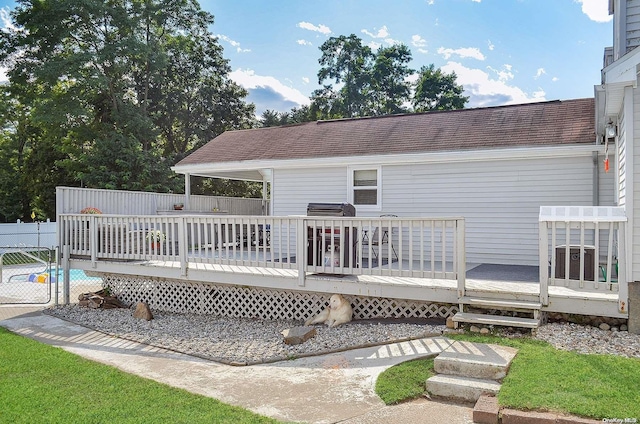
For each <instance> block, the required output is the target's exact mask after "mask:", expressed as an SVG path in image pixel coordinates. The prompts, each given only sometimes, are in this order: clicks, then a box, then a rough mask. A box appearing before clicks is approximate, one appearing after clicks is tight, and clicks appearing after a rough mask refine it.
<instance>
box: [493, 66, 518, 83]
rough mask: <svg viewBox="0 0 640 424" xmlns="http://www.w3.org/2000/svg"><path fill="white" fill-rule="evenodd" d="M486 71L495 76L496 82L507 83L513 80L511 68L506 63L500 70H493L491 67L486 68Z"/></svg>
mask: <svg viewBox="0 0 640 424" xmlns="http://www.w3.org/2000/svg"><path fill="white" fill-rule="evenodd" d="M487 69H488V70H490V71H491V72H493V73H494V74H496V76H497V77H498V81H502V82H507V81H510V80H512V79H513V72H512V69H513V67H512V66H511V65H509V64H508V63H505V64H504V65H502V69H495V68H492V67H491V66H487Z"/></svg>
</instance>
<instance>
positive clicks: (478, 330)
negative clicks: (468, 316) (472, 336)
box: [469, 325, 480, 333]
mask: <svg viewBox="0 0 640 424" xmlns="http://www.w3.org/2000/svg"><path fill="white" fill-rule="evenodd" d="M469 331H471V332H472V333H479V332H480V328H478V327H476V326H475V325H472V326H471V328H469Z"/></svg>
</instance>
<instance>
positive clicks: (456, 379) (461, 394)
mask: <svg viewBox="0 0 640 424" xmlns="http://www.w3.org/2000/svg"><path fill="white" fill-rule="evenodd" d="M426 388H427V391H428V392H429V394H431V395H432V396H436V397H442V398H447V399H452V400H458V401H463V402H476V401H477V400H478V398H480V396H482V395H483V394H487V393H492V394H496V393H498V391H499V390H500V383H497V382H495V381H493V380H483V379H478V378H470V377H461V376H457V375H445V374H438V375H434V376H433V377H430V378H429V379H427V382H426Z"/></svg>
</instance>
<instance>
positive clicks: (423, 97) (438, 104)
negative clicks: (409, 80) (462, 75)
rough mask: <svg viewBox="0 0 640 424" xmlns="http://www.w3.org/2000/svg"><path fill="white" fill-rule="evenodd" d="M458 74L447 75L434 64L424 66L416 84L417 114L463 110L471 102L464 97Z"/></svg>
mask: <svg viewBox="0 0 640 424" xmlns="http://www.w3.org/2000/svg"><path fill="white" fill-rule="evenodd" d="M456 78H457V77H456V73H455V72H452V73H451V74H445V73H444V72H442V70H440V69H435V67H434V66H433V64H431V65H429V66H423V67H422V68H421V69H420V72H419V78H418V80H417V81H416V84H415V94H414V96H413V108H414V110H415V111H416V112H427V111H430V110H453V109H463V108H464V105H465V104H466V103H467V102H468V101H469V98H468V97H464V96H463V95H462V91H463V87H462V86H461V85H458V84H457V83H456Z"/></svg>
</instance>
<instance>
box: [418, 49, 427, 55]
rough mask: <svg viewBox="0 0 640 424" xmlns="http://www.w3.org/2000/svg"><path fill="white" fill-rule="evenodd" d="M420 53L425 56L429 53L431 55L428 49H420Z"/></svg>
mask: <svg viewBox="0 0 640 424" xmlns="http://www.w3.org/2000/svg"><path fill="white" fill-rule="evenodd" d="M418 52H419V53H423V54H427V53H429V50H427V49H418Z"/></svg>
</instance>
